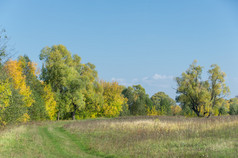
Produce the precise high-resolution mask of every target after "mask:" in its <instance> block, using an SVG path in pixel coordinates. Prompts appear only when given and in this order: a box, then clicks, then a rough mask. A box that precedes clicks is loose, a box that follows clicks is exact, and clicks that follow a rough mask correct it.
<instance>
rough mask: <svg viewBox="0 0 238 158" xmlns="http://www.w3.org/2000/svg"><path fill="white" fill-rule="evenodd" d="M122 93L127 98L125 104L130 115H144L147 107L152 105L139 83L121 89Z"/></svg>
mask: <svg viewBox="0 0 238 158" xmlns="http://www.w3.org/2000/svg"><path fill="white" fill-rule="evenodd" d="M122 94H123V95H124V96H125V97H126V98H127V99H128V102H127V104H128V108H129V110H130V114H131V115H146V113H147V107H152V105H153V103H152V101H151V100H150V98H149V95H148V94H146V93H145V89H144V88H143V87H142V86H141V85H134V86H132V87H130V86H129V87H128V88H126V89H124V90H123V91H122Z"/></svg>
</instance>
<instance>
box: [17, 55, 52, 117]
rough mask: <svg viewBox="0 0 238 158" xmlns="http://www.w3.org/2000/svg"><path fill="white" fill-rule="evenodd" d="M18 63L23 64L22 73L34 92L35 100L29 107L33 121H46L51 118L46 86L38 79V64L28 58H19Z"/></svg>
mask: <svg viewBox="0 0 238 158" xmlns="http://www.w3.org/2000/svg"><path fill="white" fill-rule="evenodd" d="M18 62H20V64H21V68H22V73H23V75H24V76H25V80H26V84H27V86H29V87H30V89H31V91H32V98H33V99H34V100H35V101H34V102H33V104H32V106H30V107H29V109H28V111H29V112H28V113H29V115H30V118H31V120H45V119H48V118H49V116H48V115H47V112H46V107H45V101H44V98H43V95H44V93H45V92H44V85H43V84H42V83H41V82H40V80H39V79H38V78H37V71H36V64H35V63H33V62H32V61H31V60H30V59H29V57H28V56H26V55H25V56H19V58H18Z"/></svg>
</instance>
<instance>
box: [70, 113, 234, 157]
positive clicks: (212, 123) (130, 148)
mask: <svg viewBox="0 0 238 158" xmlns="http://www.w3.org/2000/svg"><path fill="white" fill-rule="evenodd" d="M65 128H66V129H67V130H70V131H71V132H74V133H77V134H79V136H80V137H83V138H84V139H85V144H86V146H87V147H88V148H90V149H91V150H93V151H95V152H103V153H106V154H111V155H114V156H115V157H191V156H192V157H206V156H209V157H217V156H218V157H219V156H221V157H224V156H225V157H227V156H228V157H235V156H236V155H237V152H238V116H224V117H211V118H209V119H207V118H185V117H124V118H117V119H100V120H85V121H78V122H74V123H71V124H67V125H65Z"/></svg>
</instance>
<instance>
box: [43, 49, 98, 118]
mask: <svg viewBox="0 0 238 158" xmlns="http://www.w3.org/2000/svg"><path fill="white" fill-rule="evenodd" d="M40 59H41V60H44V61H45V63H44V65H43V68H42V74H41V78H42V79H43V81H44V82H46V84H50V85H51V87H52V90H53V91H54V92H55V93H56V97H57V105H58V108H57V110H58V119H59V116H60V113H62V116H61V117H62V118H67V117H68V113H70V114H71V117H72V119H75V116H76V115H77V114H81V112H82V111H83V109H85V107H87V106H88V105H89V104H91V105H92V104H94V103H96V104H100V103H99V102H100V98H99V99H98V98H97V97H98V96H99V95H100V88H98V85H97V83H96V81H97V72H96V71H95V66H94V65H93V64H91V63H87V64H82V63H81V58H80V57H79V56H78V55H74V56H73V57H72V55H71V53H70V52H69V51H68V50H67V49H66V47H65V46H63V45H54V46H52V47H51V48H49V47H45V48H44V49H43V50H42V51H41V54H40ZM98 94H99V95H98ZM89 97H92V99H90V98H89ZM86 105H87V106H86Z"/></svg>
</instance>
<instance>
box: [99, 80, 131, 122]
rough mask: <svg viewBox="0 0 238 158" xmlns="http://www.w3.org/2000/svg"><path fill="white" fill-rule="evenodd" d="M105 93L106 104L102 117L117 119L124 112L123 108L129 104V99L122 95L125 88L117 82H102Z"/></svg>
mask: <svg viewBox="0 0 238 158" xmlns="http://www.w3.org/2000/svg"><path fill="white" fill-rule="evenodd" d="M101 84H102V86H103V89H104V92H103V98H104V104H103V108H102V110H103V111H102V115H103V116H106V117H115V116H118V115H119V114H120V111H122V106H123V104H125V103H126V102H127V99H126V98H124V96H123V95H122V90H123V87H122V86H120V85H118V83H117V82H112V83H110V82H104V81H102V82H101Z"/></svg>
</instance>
